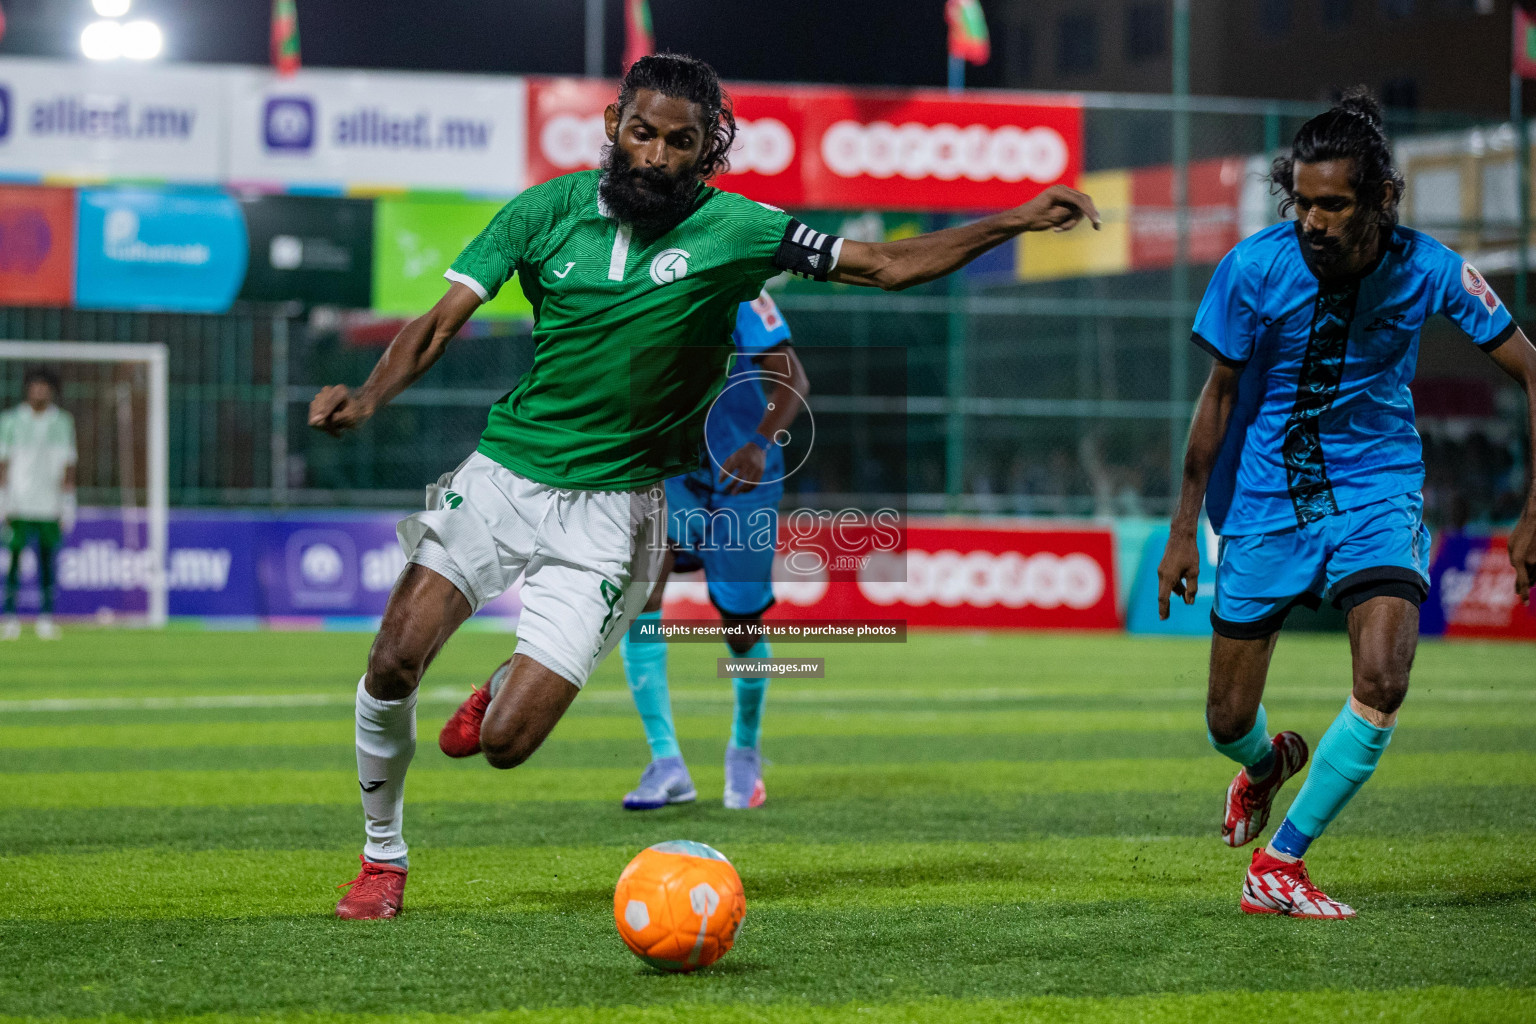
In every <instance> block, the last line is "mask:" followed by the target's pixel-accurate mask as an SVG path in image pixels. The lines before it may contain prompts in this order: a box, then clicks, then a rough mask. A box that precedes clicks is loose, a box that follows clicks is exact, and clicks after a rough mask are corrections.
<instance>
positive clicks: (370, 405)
mask: <svg viewBox="0 0 1536 1024" xmlns="http://www.w3.org/2000/svg"><path fill="white" fill-rule="evenodd" d="M480 301H481V300H480V296H478V295H477V294H475V292H474V291H473V290H472V289H470V288H468V287H467V286H465V285H463V284H460V283H458V282H454V284H453V285H452V286H451V287H450V288H449V289H448V293H447V294H446V295H444V296H443V297H442V298H441V299H439V300H438V302H437V304H436V305H435V306H433V307H432V308H431V309H429V310H428V311H427V312H426V313H424V314H422V315H421V316H419V317H417V318H416V319H414V320H412V321H411V322H410V323H408V324H406V325H405V326H404V327H402V328H401V329H400V333H399V334H396V335H395V337H394V339H393V340H392V341H391V342H390V343H389V347H388V348H386V349H385V350H384V354H383V355H381V356H380V357H379V361H378V362H377V363H376V364H374V367H373V372H372V373H370V374H369V375H368V379H367V381H365V382H364V383H363V386H362V387H360V388H356V389H352V388H348V387H347V386H346V385H344V384H333V385H331V386H330V387H328V388H325V389H324V390H322V391H321V392H320V393H319V394H318V395H316V396H315V398H314V400H313V401H312V402H310V404H309V425H310V426H311V427H314V428H315V429H316V430H323V431H325V432H326V433H328V434H332V435H338V434H340V433H342V432H343V431H345V430H349V429H351V428H353V427H356V426H358V425H360V424H361V423H363V422H364V421H365V420H367V419H368V418H369V417H370V416H372V415H373V414H374V412H376V411H377V410H378V409H381V408H383V407H384V406H386V405H388V404H389V403H390V401H391V400H392V399H394V397H395V396H396V395H398V394H400V392H402V391H404V390H405V389H406V388H408V387H410V386H411V385H412V384H414V383H415V382H416V381H418V380H420V379H421V376H422V374H424V373H426V372H427V371H428V370H429V369H431V368H432V364H434V363H436V362H437V361H438V359H440V358H441V357H442V354H443V351H444V350H445V349H446V348H447V347H448V343H449V342H450V341H452V340H453V337H454V335H456V334H458V333H459V328H461V327H463V326H464V324H465V322H466V321H468V320H469V318H470V317H471V316H472V315H474V312H475V310H476V309H478V308H479V306H480Z"/></svg>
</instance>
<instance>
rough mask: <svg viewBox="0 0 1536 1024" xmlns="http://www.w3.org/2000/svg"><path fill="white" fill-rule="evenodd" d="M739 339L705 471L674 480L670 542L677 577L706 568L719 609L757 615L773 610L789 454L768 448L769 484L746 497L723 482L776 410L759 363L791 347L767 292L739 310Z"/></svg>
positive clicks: (708, 431) (708, 427)
mask: <svg viewBox="0 0 1536 1024" xmlns="http://www.w3.org/2000/svg"><path fill="white" fill-rule="evenodd" d="M734 338H735V341H736V363H735V365H734V366H733V367H732V369H731V376H730V379H729V380H727V381H726V385H725V390H723V391H721V392H720V397H719V398H717V399H716V400H715V404H714V406H713V407H711V409H710V411H709V416H708V417H707V418H706V419H705V421H704V438H705V454H704V456H703V457H702V458H701V459H700V462H701V465H700V467H699V468H698V469H697V470H695V471H693V472H692V473H688V474H685V475H683V476H675V477H673V478H672V479H670V480H668V481H667V484H666V486H667V508H668V519H667V537H668V539H670V540H671V541H672V543H673V545H674V547H675V549H676V563H675V568H676V571H678V572H690V571H692V570H694V569H697V568H700V567H702V568H703V569H704V576H705V578H706V579H707V580H708V582H709V597H710V600H711V601H713V602H714V603H715V606H716V607H717V608H719V609H720V610H721V611H722V612H724V613H725V614H727V615H739V616H744V617H749V616H753V615H757V614H760V613H762V612H763V611H765V610H766V609H767V608H768V607H769V606H771V605H772V604H773V578H772V577H773V555H774V550H775V548H776V547H777V540H778V512H779V500H780V499H781V498H783V496H784V452H783V449H781V448H780V447H779V446H778V445H771V446H770V447H769V448H768V450H767V452H766V453H765V457H764V464H763V482H762V483H760V484H759V485H758V486H756V487H754V488H753V489H752V490H750V491H747V492H746V493H744V494H731V493H729V492H728V491H727V490H726V488H727V487H729V486H730V484H731V479H730V477H726V478H725V480H724V481H722V480H721V479H720V464H721V463H722V462H724V461H725V460H726V459H728V458H730V456H731V453H732V452H735V451H736V450H737V449H739V448H741V447H742V446H743V445H745V444H747V443H748V442H749V441H751V440H752V438H753V437H754V436H755V435H756V434H757V427H758V424H759V423H761V422H762V421H763V413H765V412H766V411H767V410H768V398H767V396H766V395H765V394H764V393H763V384H764V381H765V379H773V378H774V376H775V374H774V368H765V367H762V366H760V365H759V364H758V362H757V360H758V359H759V358H760V357H761V356H762V355H763V353H765V352H767V351H769V350H770V349H772V348H774V347H775V346H778V345H782V344H784V343H785V342H787V341H789V327H788V325H786V324H785V323H784V317H783V316H781V315H780V314H779V308H778V307H777V306H775V305H774V304H773V300H772V299H770V298H769V297H768V296H767V294H763V295H760V296H758V297H757V298H756V299H754V300H753V301H751V302H743V303H742V304H741V307H740V308H739V309H738V310H737V314H736V332H735V335H734ZM777 373H778V374H782V373H783V370H782V369H779V370H777Z"/></svg>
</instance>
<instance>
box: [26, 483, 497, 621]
mask: <svg viewBox="0 0 1536 1024" xmlns="http://www.w3.org/2000/svg"><path fill="white" fill-rule="evenodd" d="M402 515H403V513H390V512H357V513H346V514H326V513H312V514H309V515H294V516H272V515H263V514H260V513H246V512H218V511H208V510H190V509H186V510H172V512H171V520H170V550H169V554H168V557H167V559H166V572H167V574H168V578H167V585H168V590H169V604H170V614H171V615H173V616H196V617H211V618H216V619H217V618H227V619H263V620H267V621H269V622H271V623H273V624H276V625H281V626H289V627H297V628H318V627H322V626H325V625H327V624H328V623H330V622H334V621H336V620H348V619H358V618H362V619H369V618H373V617H377V616H379V615H381V614H383V612H384V605H385V602H386V601H387V600H388V598H389V591H390V588H391V587H392V586H393V585H394V582H395V579H396V578H397V577H398V576H399V575H400V571H401V570H402V569H403V568H404V567H405V555H404V554H402V553H401V551H400V545H399V544H398V543H397V542H396V540H395V523H396V522H397V521H398V520H399V519H400V518H401V516H402ZM144 540H145V535H144V526H143V522H142V520H136V521H125V519H124V517H123V514H122V512H121V511H120V510H116V509H82V510H81V515H80V521H79V522H78V523H77V524H76V526H75V529H74V532H73V533H71V534H70V535H69V537H68V538H66V540H65V543H64V547H63V549H62V550H61V551H60V552H59V554H58V563H57V567H56V568H57V579H58V595H57V597H58V600H57V608H56V611H57V612H58V614H59V615H62V616H89V617H94V618H96V619H98V620H103V621H110V620H112V619H113V618H115V617H117V616H123V615H142V614H143V613H144V610H145V606H146V592H145V589H144V588H145V583H146V581H147V580H148V579H149V578H150V576H149V574H150V572H151V571H152V569H153V565H152V562H151V560H150V558H149V556H148V554H147V553H146V552H145V550H144V548H145V543H144ZM9 558H10V556H9V553H8V552H7V551H6V550H5V549H4V548H0V572H3V571H5V570H8V569H9ZM21 580H22V586H21V590H20V593H19V594H18V601H17V604H18V607H19V610H20V611H21V612H22V614H31V613H33V612H35V611H36V610H37V608H38V607H39V603H40V600H41V594H40V592H39V590H38V573H37V556H36V552H35V550H34V549H31V548H29V549H27V551H26V552H24V553H23V555H22V563H21ZM521 608H522V605H521V604H520V602H519V601H518V598H517V593H516V589H515V588H514V590H513V591H512V592H509V593H507V594H503V595H502V596H501V597H500V598H498V599H497V600H495V601H493V602H492V603H491V604H490V605H489V606H487V608H486V609H485V610H484V612H483V613H482V614H485V615H488V616H492V617H502V618H506V617H512V618H515V617H516V616H517V613H518V612H519V611H520V610H521Z"/></svg>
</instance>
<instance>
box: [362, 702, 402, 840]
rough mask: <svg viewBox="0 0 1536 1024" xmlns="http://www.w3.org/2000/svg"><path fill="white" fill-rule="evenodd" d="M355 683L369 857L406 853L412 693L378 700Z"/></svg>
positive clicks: (364, 815)
mask: <svg viewBox="0 0 1536 1024" xmlns="http://www.w3.org/2000/svg"><path fill="white" fill-rule="evenodd" d="M367 678H368V677H367V676H364V677H363V678H362V679H360V680H358V683H357V784H358V788H359V789H361V790H362V793H363V817H364V818H365V819H366V828H367V831H368V842H367V844H366V845H364V846H363V856H364V857H366V858H368V859H369V860H371V861H393V860H401V859H403V858H404V857H405V853H406V845H405V840H404V839H402V838H401V836H400V830H401V827H402V819H403V818H404V816H405V770H406V769H407V768H409V767H410V765H411V757H412V755H414V754H415V753H416V693H415V692H414V691H413V692H412V693H411V695H410V696H409V697H406V698H405V699H404V700H378V699H377V698H375V697H372V696H370V695H369V693H368V691H367V690H366V689H365V688H364V686H363V684H364V682H365V681H366V680H367Z"/></svg>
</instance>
